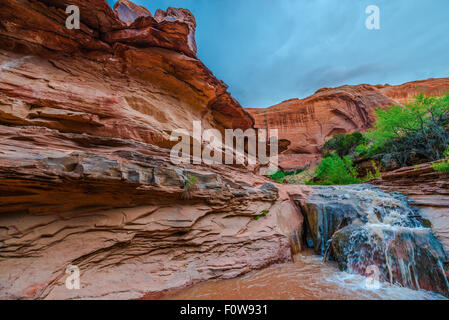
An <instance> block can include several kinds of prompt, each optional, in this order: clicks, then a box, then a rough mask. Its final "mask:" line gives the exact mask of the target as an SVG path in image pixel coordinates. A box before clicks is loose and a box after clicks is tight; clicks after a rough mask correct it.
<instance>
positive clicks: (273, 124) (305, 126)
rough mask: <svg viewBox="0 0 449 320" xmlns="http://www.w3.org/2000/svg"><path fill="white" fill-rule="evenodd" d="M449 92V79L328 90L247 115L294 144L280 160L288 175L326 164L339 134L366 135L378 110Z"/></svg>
mask: <svg viewBox="0 0 449 320" xmlns="http://www.w3.org/2000/svg"><path fill="white" fill-rule="evenodd" d="M448 90H449V78H445V79H429V80H424V81H415V82H410V83H406V84H403V85H400V86H388V85H385V86H371V85H367V84H363V85H358V86H342V87H338V88H333V89H329V88H324V89H320V90H318V91H317V92H316V93H315V94H314V95H312V96H310V97H308V98H305V99H301V100H300V99H291V100H287V101H284V102H282V103H280V104H278V105H275V106H272V107H269V108H266V109H247V110H248V111H249V112H250V113H251V114H252V115H253V116H254V118H255V120H256V127H258V128H274V129H278V130H279V138H280V139H287V140H289V141H290V142H291V145H290V146H289V148H288V150H287V151H285V152H283V153H282V154H281V155H280V158H279V162H280V165H281V167H282V168H283V169H285V170H293V169H301V168H304V167H306V166H308V165H310V164H311V163H316V162H317V161H319V160H320V159H321V155H320V154H321V151H322V148H323V145H324V143H325V142H326V141H327V140H329V139H330V138H332V136H333V135H334V134H337V133H352V132H355V131H362V132H363V131H366V130H367V129H369V128H371V127H372V125H373V124H374V123H375V114H374V111H375V108H380V107H385V106H387V105H390V104H401V103H406V102H407V101H410V99H412V98H413V97H414V96H415V95H416V94H418V93H421V92H423V93H426V94H432V95H437V94H441V93H444V92H445V91H448Z"/></svg>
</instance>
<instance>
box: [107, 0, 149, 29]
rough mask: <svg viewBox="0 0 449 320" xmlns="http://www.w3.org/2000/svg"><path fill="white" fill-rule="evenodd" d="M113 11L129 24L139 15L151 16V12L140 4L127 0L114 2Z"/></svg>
mask: <svg viewBox="0 0 449 320" xmlns="http://www.w3.org/2000/svg"><path fill="white" fill-rule="evenodd" d="M114 12H115V13H116V14H117V17H118V18H119V19H120V20H121V21H123V22H125V23H126V24H128V25H130V24H132V23H133V22H134V21H136V20H137V18H140V17H152V15H151V12H150V11H148V10H147V9H146V8H144V7H142V6H138V5H136V4H134V3H132V2H131V1H128V0H119V1H117V2H116V3H115V4H114Z"/></svg>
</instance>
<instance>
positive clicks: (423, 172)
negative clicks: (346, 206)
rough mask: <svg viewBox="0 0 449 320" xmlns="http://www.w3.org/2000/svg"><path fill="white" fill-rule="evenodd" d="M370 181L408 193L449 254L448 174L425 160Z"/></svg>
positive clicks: (391, 190) (391, 189)
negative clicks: (438, 170) (436, 169)
mask: <svg viewBox="0 0 449 320" xmlns="http://www.w3.org/2000/svg"><path fill="white" fill-rule="evenodd" d="M369 183H371V184H374V185H378V186H379V188H382V189H383V190H385V191H387V192H399V193H401V194H404V195H407V196H408V197H409V198H410V199H411V201H412V204H413V206H416V207H418V208H420V210H421V214H422V216H423V218H425V219H426V221H427V225H428V226H431V227H432V230H433V232H434V233H435V235H436V236H437V238H438V239H439V240H440V241H441V243H442V244H443V246H444V249H445V251H446V254H449V174H447V173H443V172H436V171H435V170H434V169H433V167H432V164H431V163H425V164H421V165H417V166H413V167H406V168H401V169H398V170H395V171H392V172H387V173H384V174H382V178H379V179H374V180H372V181H370V182H369Z"/></svg>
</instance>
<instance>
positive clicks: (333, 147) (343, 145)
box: [324, 132, 368, 157]
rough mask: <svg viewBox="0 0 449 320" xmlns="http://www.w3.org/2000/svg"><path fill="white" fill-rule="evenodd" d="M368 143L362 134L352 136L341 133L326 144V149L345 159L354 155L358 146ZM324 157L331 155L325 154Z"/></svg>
mask: <svg viewBox="0 0 449 320" xmlns="http://www.w3.org/2000/svg"><path fill="white" fill-rule="evenodd" d="M367 143H368V140H367V139H366V137H365V136H364V135H363V134H361V133H360V132H354V133H350V134H344V133H339V134H336V135H334V137H333V138H332V139H330V140H329V141H327V142H326V143H325V144H324V148H325V149H326V150H329V151H335V152H337V154H338V155H339V156H340V157H344V156H347V155H349V154H351V153H353V152H354V150H355V149H356V148H357V147H358V146H360V145H364V144H367ZM324 156H325V157H327V156H329V153H327V154H324Z"/></svg>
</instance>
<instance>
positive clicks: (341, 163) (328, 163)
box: [306, 153, 361, 185]
mask: <svg viewBox="0 0 449 320" xmlns="http://www.w3.org/2000/svg"><path fill="white" fill-rule="evenodd" d="M360 182H361V180H360V179H358V178H357V169H356V167H355V166H354V164H353V162H352V160H351V159H350V158H349V157H347V156H346V157H340V156H339V155H338V154H337V153H332V154H330V156H328V157H326V158H324V159H323V160H322V161H321V163H320V164H319V166H318V167H317V168H316V169H315V172H314V178H313V179H311V180H309V181H307V183H306V184H309V185H347V184H357V183H360Z"/></svg>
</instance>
